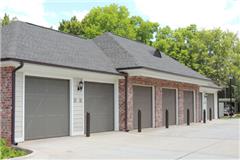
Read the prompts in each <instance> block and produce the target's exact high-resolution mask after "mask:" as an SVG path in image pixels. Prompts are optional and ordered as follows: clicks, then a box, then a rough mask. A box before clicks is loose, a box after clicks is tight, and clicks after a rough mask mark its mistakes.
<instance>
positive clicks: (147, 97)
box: [133, 86, 152, 129]
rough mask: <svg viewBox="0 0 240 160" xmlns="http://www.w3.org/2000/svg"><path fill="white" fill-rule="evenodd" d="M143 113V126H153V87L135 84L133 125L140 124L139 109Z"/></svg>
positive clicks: (135, 126)
mask: <svg viewBox="0 0 240 160" xmlns="http://www.w3.org/2000/svg"><path fill="white" fill-rule="evenodd" d="M139 109H140V110H141V113H142V117H141V118H142V128H150V127H152V88H151V87H144V86H133V127H134V128H135V129H136V128H137V126H138V110H139Z"/></svg>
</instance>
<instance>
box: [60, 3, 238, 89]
mask: <svg viewBox="0 0 240 160" xmlns="http://www.w3.org/2000/svg"><path fill="white" fill-rule="evenodd" d="M59 30H60V31H63V32H67V33H71V34H75V35H78V36H82V37H85V38H94V37H96V36H98V35H100V34H102V33H104V32H112V33H114V34H116V35H119V36H123V37H126V38H129V39H131V40H136V41H140V42H143V43H145V44H147V45H153V46H154V47H155V48H158V49H159V50H160V51H162V52H164V53H165V54H167V55H169V56H170V57H172V58H174V59H176V60H178V61H179V62H180V63H183V64H185V65H186V66H188V67H190V68H192V69H193V70H195V71H197V72H199V73H201V74H203V75H205V76H206V77H208V78H211V79H212V80H214V81H215V82H216V83H217V84H221V85H227V84H228V83H229V75H232V76H233V77H234V79H235V80H236V82H238V83H239V82H240V40H239V37H238V36H237V34H236V33H233V32H230V31H223V30H221V29H220V28H215V29H198V27H197V26H196V25H194V24H192V25H189V26H186V27H181V28H177V29H172V28H170V27H169V26H164V27H160V26H159V24H158V23H154V22H151V21H146V20H143V19H142V18H141V17H140V16H130V14H129V11H128V9H127V8H126V7H125V6H118V5H116V4H111V5H108V6H104V7H95V8H92V9H91V10H90V12H89V13H88V14H87V15H86V16H85V17H84V18H83V20H81V21H80V20H78V19H77V18H76V17H72V18H71V19H70V20H62V22H60V26H59ZM238 87H240V86H238Z"/></svg>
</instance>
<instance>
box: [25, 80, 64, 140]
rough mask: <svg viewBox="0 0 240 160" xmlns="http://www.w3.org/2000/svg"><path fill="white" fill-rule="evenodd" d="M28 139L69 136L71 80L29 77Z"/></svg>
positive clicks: (26, 94)
mask: <svg viewBox="0 0 240 160" xmlns="http://www.w3.org/2000/svg"><path fill="white" fill-rule="evenodd" d="M25 87H26V88H25V140H31V139H40V138H48V137H59V136H68V135H69V81H68V80H59V79H49V78H39V77H30V76H27V77H26V78H25Z"/></svg>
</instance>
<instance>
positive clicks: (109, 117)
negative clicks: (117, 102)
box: [84, 82, 114, 133]
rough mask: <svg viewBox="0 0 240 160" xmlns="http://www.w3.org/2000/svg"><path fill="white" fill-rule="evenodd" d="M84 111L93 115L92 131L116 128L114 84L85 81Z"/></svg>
mask: <svg viewBox="0 0 240 160" xmlns="http://www.w3.org/2000/svg"><path fill="white" fill-rule="evenodd" d="M84 105H85V108H84V111H85V118H86V113H87V112H89V113H90V116H91V121H90V122H91V123H90V131H91V132H92V133H93V132H103V131H112V130H114V85H113V84H105V83H93V82H85V83H84Z"/></svg>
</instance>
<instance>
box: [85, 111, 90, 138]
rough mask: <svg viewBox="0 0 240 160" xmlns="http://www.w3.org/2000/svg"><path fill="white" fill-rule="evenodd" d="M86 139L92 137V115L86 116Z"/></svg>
mask: <svg viewBox="0 0 240 160" xmlns="http://www.w3.org/2000/svg"><path fill="white" fill-rule="evenodd" d="M86 137H90V113H89V112H87V114H86Z"/></svg>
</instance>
